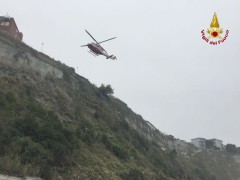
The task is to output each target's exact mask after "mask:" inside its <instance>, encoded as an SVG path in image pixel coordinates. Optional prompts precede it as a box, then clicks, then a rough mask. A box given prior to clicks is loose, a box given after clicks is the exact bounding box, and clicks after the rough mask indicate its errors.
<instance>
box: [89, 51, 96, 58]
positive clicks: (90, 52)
mask: <svg viewBox="0 0 240 180" xmlns="http://www.w3.org/2000/svg"><path fill="white" fill-rule="evenodd" d="M88 52H89V54H91V55H93V56H95V57H96V56H98V54H96V53H94V52H92V51H88Z"/></svg>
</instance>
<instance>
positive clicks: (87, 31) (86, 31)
mask: <svg viewBox="0 0 240 180" xmlns="http://www.w3.org/2000/svg"><path fill="white" fill-rule="evenodd" d="M85 31H86V33H88V35H89V36H90V37H91V38H92V39H93V40H94V41H95V42H96V43H98V42H97V40H96V39H95V38H94V37H93V36H92V35H91V34H90V33H89V32H88V31H87V30H86V29H85Z"/></svg>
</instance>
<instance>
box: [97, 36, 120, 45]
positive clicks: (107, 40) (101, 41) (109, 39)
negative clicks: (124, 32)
mask: <svg viewBox="0 0 240 180" xmlns="http://www.w3.org/2000/svg"><path fill="white" fill-rule="evenodd" d="M115 38H117V37H113V38H110V39H107V40H105V41H101V42H99V43H98V44H100V43H104V42H106V41H110V40H112V39H115Z"/></svg>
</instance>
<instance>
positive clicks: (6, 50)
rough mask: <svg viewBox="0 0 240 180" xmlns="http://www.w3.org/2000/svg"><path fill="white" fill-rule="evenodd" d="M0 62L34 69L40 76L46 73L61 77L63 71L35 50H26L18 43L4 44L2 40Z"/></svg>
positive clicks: (25, 68) (19, 67)
mask: <svg viewBox="0 0 240 180" xmlns="http://www.w3.org/2000/svg"><path fill="white" fill-rule="evenodd" d="M45 59H46V58H45ZM0 63H2V64H5V65H9V66H14V67H15V68H18V69H24V70H26V71H29V70H31V71H35V72H37V73H38V74H39V77H42V78H43V77H45V76H47V75H52V76H55V77H56V78H62V77H63V72H62V71H61V70H60V69H58V68H56V67H54V66H53V65H51V64H49V63H47V62H46V60H44V56H43V55H41V54H40V53H38V52H37V51H32V52H30V51H26V50H25V49H23V48H22V47H20V46H18V45H11V44H6V43H3V41H0Z"/></svg>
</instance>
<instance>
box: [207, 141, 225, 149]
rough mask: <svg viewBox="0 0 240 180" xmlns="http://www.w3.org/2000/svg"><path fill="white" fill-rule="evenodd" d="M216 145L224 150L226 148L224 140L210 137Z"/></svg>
mask: <svg viewBox="0 0 240 180" xmlns="http://www.w3.org/2000/svg"><path fill="white" fill-rule="evenodd" d="M210 140H211V141H212V142H213V144H214V146H215V147H216V148H218V149H220V150H223V149H224V146H223V141H222V140H219V139H210Z"/></svg>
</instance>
